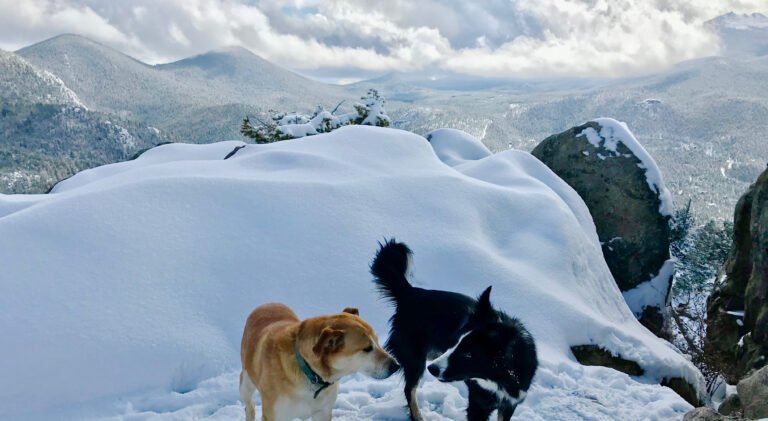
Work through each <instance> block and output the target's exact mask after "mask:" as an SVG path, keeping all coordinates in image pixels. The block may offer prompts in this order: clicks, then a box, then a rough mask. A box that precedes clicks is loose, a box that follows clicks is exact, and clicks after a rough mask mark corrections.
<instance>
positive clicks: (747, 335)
mask: <svg viewBox="0 0 768 421" xmlns="http://www.w3.org/2000/svg"><path fill="white" fill-rule="evenodd" d="M720 278H721V279H722V281H721V283H720V284H719V285H718V286H717V287H716V289H715V291H714V292H713V294H712V295H711V296H710V298H709V301H708V305H707V320H708V325H707V337H706V341H705V352H706V354H707V355H709V356H710V357H711V363H712V364H713V365H714V366H715V367H716V368H717V369H718V370H719V371H721V372H722V373H723V375H724V376H725V377H726V380H728V383H731V384H734V383H736V382H738V381H739V380H740V379H742V378H744V377H745V376H747V375H749V373H751V372H753V371H754V370H757V369H759V368H761V367H763V366H765V365H766V363H768V170H766V171H764V172H763V173H762V174H761V175H760V177H759V178H758V180H757V182H755V184H753V185H752V186H751V187H750V188H749V190H748V191H747V192H746V193H745V194H744V195H743V196H742V197H741V199H739V202H738V203H737V204H736V211H735V214H734V232H733V246H732V248H731V251H730V253H729V255H728V260H727V261H726V264H725V267H724V269H723V271H722V274H721V276H720Z"/></svg>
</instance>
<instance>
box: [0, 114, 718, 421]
mask: <svg viewBox="0 0 768 421" xmlns="http://www.w3.org/2000/svg"><path fill="white" fill-rule="evenodd" d="M451 133H452V132H440V133H439V134H438V136H437V138H438V139H442V140H438V142H436V143H433V144H432V145H430V143H429V142H427V141H426V140H425V139H424V138H423V137H421V136H417V135H414V134H411V133H408V132H404V131H400V130H395V129H383V128H376V127H365V126H349V127H344V128H341V129H338V130H335V131H333V132H331V133H328V134H321V135H317V136H314V137H312V138H310V139H296V140H290V141H284V142H279V143H274V144H267V145H247V146H246V147H245V148H244V149H242V150H240V151H239V152H238V153H237V154H235V155H234V156H233V157H231V158H230V159H227V160H223V157H224V156H225V155H226V154H227V153H229V152H230V151H231V150H232V149H234V148H235V147H236V146H242V142H223V143H216V144H209V145H182V144H169V145H164V146H160V147H157V148H154V149H152V150H150V151H148V152H146V153H144V154H143V155H141V156H140V157H139V158H137V159H136V160H134V161H130V162H125V163H120V164H113V165H108V166H104V167H100V168H95V169H93V170H89V171H85V172H82V173H79V174H77V175H75V176H73V177H72V178H70V179H68V180H66V181H64V182H62V183H60V184H59V185H58V186H56V188H55V189H54V191H55V194H49V195H38V196H8V195H0V239H2V241H0V267H2V268H3V271H2V273H0V287H1V288H2V294H0V308H2V309H3V311H2V312H0V336H2V337H3V338H4V341H3V346H2V347H0V373H3V375H2V379H3V380H4V381H2V382H0V418H2V419H42V418H54V419H82V418H107V419H126V420H138V419H190V418H198V419H218V420H231V419H241V418H242V416H243V413H242V406H240V404H239V403H238V398H237V387H236V382H237V380H236V376H237V370H238V367H239V341H240V336H241V334H242V326H243V323H244V321H245V317H246V316H247V314H248V313H249V312H250V310H252V309H253V308H254V307H255V306H257V305H259V304H262V303H266V302H283V303H286V304H288V305H289V306H291V307H292V308H293V309H294V310H295V311H296V312H297V313H298V314H299V316H300V317H309V316H314V315H318V314H327V313H332V312H338V311H340V310H341V309H343V308H344V307H347V306H355V307H357V308H359V309H360V312H361V315H362V317H364V318H365V319H366V320H367V321H369V322H370V323H371V324H372V326H374V327H375V329H376V330H377V331H378V332H379V334H380V336H382V341H383V339H384V338H383V336H384V335H385V332H386V330H387V319H388V318H389V316H390V315H391V309H390V308H389V306H388V305H387V304H386V303H385V302H383V301H381V300H379V298H378V295H377V294H376V292H375V290H374V288H373V284H372V282H371V277H370V274H369V273H368V263H369V261H370V259H371V257H372V255H373V253H374V251H375V249H376V242H377V241H378V240H381V239H382V238H384V237H389V236H396V237H397V238H398V240H401V241H405V242H406V243H407V244H408V245H409V246H411V247H412V248H413V250H414V251H415V267H414V282H415V283H416V284H418V285H421V286H426V287H433V288H441V289H449V290H454V291H458V292H462V293H465V294H471V295H476V294H478V293H479V292H480V291H481V290H482V289H483V288H485V287H486V286H488V285H493V286H494V290H493V294H492V296H491V299H492V301H493V303H494V304H495V305H497V306H498V307H499V308H501V309H504V310H506V311H507V312H509V313H510V314H512V315H514V316H517V317H519V318H520V319H521V320H522V321H523V323H525V324H526V326H527V327H528V328H529V330H530V331H531V333H532V334H533V336H534V338H535V339H536V342H537V347H538V350H539V357H540V360H541V368H540V370H539V372H538V374H537V376H536V378H535V381H534V385H533V387H532V389H531V390H530V392H529V395H528V399H527V400H526V401H525V402H524V403H523V404H522V405H521V406H520V408H519V410H518V411H519V412H518V414H517V415H516V419H526V420H552V419H558V420H577V419H578V420H581V419H592V420H609V419H640V418H642V419H649V420H672V419H680V418H681V417H682V414H683V413H684V412H686V411H687V410H689V409H690V408H691V407H690V405H688V404H687V403H685V401H683V400H682V399H681V398H680V397H678V396H677V395H676V394H675V393H674V392H672V391H671V390H670V389H668V388H665V387H661V386H659V385H658V382H659V380H660V379H661V378H663V377H683V378H686V379H687V380H688V381H690V382H691V383H693V384H694V385H696V386H698V387H701V386H702V378H701V375H700V374H699V373H698V371H696V369H695V368H694V367H693V366H692V365H691V364H690V362H689V361H687V360H686V359H685V358H684V357H683V356H682V355H680V354H678V353H677V352H676V351H674V350H673V348H672V347H671V345H670V344H668V343H667V342H664V341H662V340H661V339H658V338H656V337H655V336H653V335H652V334H651V333H650V332H648V331H647V330H646V329H645V328H643V327H642V326H641V325H640V324H639V323H638V322H637V320H636V319H635V317H634V316H633V314H632V312H631V311H630V309H629V308H628V307H627V305H626V304H625V302H624V300H623V298H622V295H621V293H620V292H619V290H618V288H617V287H616V284H615V282H614V280H613V279H612V278H611V275H610V272H609V270H608V268H607V266H606V264H605V261H604V260H603V257H602V253H601V250H600V245H599V243H598V237H597V234H596V232H595V227H594V223H593V222H592V220H591V217H590V214H589V211H588V209H587V208H586V206H585V205H584V203H583V201H582V200H581V198H579V196H578V195H577V194H576V192H575V191H573V189H571V188H570V187H569V186H568V185H567V184H566V183H564V182H563V181H562V180H560V179H559V178H558V177H557V176H556V175H555V174H554V173H553V172H552V171H551V170H549V169H548V168H547V167H546V166H544V165H543V164H542V163H541V162H539V161H538V160H537V159H535V158H534V157H532V156H531V155H530V154H528V153H525V152H521V151H516V150H507V151H504V152H500V153H497V154H493V155H487V154H485V153H482V151H481V150H479V149H477V145H478V143H479V141H477V139H474V138H472V137H471V136H469V135H466V134H463V133H459V132H453V134H454V135H455V138H453V139H451ZM433 138H434V137H433ZM473 154H476V155H473ZM441 157H442V158H443V159H444V160H445V162H444V161H442V160H441ZM579 344H598V345H600V346H602V347H604V348H605V349H607V350H609V351H610V352H613V353H615V354H620V355H621V356H622V357H624V358H627V359H631V360H634V361H636V362H638V364H640V365H641V366H642V367H643V368H644V369H645V370H646V375H644V376H642V377H633V378H630V377H628V376H626V375H625V374H623V373H619V372H616V371H613V370H610V369H607V368H601V367H583V366H581V365H579V364H578V363H577V362H576V361H575V359H574V357H573V356H572V354H571V353H570V346H572V345H579ZM8 380H10V381H8ZM341 390H342V393H341V395H340V399H339V400H338V402H337V404H336V406H335V409H334V414H335V416H336V419H341V420H354V419H390V420H391V419H400V420H403V419H405V411H404V409H403V405H404V398H403V395H402V383H401V379H400V377H399V376H396V377H393V378H390V379H387V380H385V381H374V380H371V379H367V378H364V377H360V376H355V377H351V378H349V379H347V380H346V381H344V382H342V384H341ZM700 390H703V387H701V389H700ZM418 399H419V401H420V403H421V406H422V408H424V410H425V413H426V414H427V419H428V420H442V419H463V411H464V408H465V406H466V391H464V390H463V388H462V386H461V385H456V384H442V383H438V382H437V381H435V380H434V379H433V378H431V377H429V376H428V375H427V377H426V379H425V381H424V385H423V387H422V388H421V389H420V391H419V395H418Z"/></svg>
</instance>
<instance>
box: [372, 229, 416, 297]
mask: <svg viewBox="0 0 768 421" xmlns="http://www.w3.org/2000/svg"><path fill="white" fill-rule="evenodd" d="M412 254H413V253H412V252H411V249H409V248H408V246H406V245H405V244H403V243H398V242H397V241H396V240H395V239H394V238H392V239H389V240H388V241H385V242H384V244H381V243H379V251H378V252H376V257H374V258H373V262H372V263H371V274H373V276H374V277H375V278H374V280H373V282H374V283H376V287H377V289H378V290H379V292H380V293H381V294H382V295H383V296H384V297H385V298H387V299H389V300H391V301H395V302H396V301H397V300H398V298H401V297H402V296H403V295H404V294H406V293H408V292H409V291H410V290H411V288H412V286H411V284H410V283H408V271H409V266H410V263H411V256H412Z"/></svg>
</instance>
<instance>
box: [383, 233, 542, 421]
mask: <svg viewBox="0 0 768 421" xmlns="http://www.w3.org/2000/svg"><path fill="white" fill-rule="evenodd" d="M379 245H380V248H379V251H378V253H377V254H376V257H375V258H374V260H373V263H372V264H371V273H372V274H373V276H375V279H374V282H375V283H376V285H377V287H378V289H379V291H380V292H381V294H382V295H383V296H384V297H385V298H387V299H388V300H390V301H391V302H392V303H394V305H395V313H394V314H393V315H392V318H391V319H390V331H389V339H387V343H386V344H385V348H386V349H387V351H389V352H390V353H391V354H392V355H393V356H394V357H395V358H396V359H397V361H398V362H399V363H400V365H401V366H402V370H403V375H404V378H405V399H406V401H407V402H408V409H409V411H410V415H411V419H412V420H416V421H420V420H422V417H421V412H420V411H419V407H418V405H417V403H416V387H417V386H418V384H419V380H420V379H421V377H422V375H423V374H424V366H425V365H426V362H427V360H428V359H433V358H435V357H438V356H440V355H441V354H443V355H442V356H440V358H438V359H437V360H435V362H434V363H433V364H431V365H430V366H429V371H430V373H432V374H433V375H434V376H435V377H437V379H438V380H440V381H444V382H451V381H459V380H462V381H464V382H465V383H466V384H467V387H468V388H469V406H468V408H467V420H468V421H476V420H483V421H485V420H487V419H488V416H490V414H491V413H492V412H493V411H494V410H496V409H498V410H499V420H508V419H509V418H511V417H512V414H513V413H514V411H515V407H516V406H517V405H518V404H519V403H520V402H522V401H523V399H525V396H526V392H527V390H528V388H529V387H530V385H531V381H532V379H533V375H534V373H535V372H536V368H537V366H538V361H537V359H536V346H535V344H534V342H533V338H532V337H531V335H530V333H528V331H527V330H526V329H525V328H524V327H523V325H522V323H520V322H519V321H518V320H517V319H514V318H511V317H509V316H507V315H506V314H504V313H502V312H500V311H497V310H494V309H493V307H492V306H491V303H490V295H491V287H488V288H487V289H486V290H485V291H483V293H482V294H481V295H480V297H479V298H478V299H477V300H475V299H472V298H470V297H467V296H466V295H463V294H458V293H455V292H448V291H438V290H428V289H423V288H417V287H414V286H412V285H411V284H410V283H409V282H408V279H407V274H408V272H409V266H410V261H411V255H412V253H411V250H410V249H409V248H408V246H406V245H405V244H403V243H398V242H396V241H395V240H394V239H391V240H389V241H387V242H386V243H385V244H379ZM449 348H451V349H450V350H449ZM446 350H447V352H446Z"/></svg>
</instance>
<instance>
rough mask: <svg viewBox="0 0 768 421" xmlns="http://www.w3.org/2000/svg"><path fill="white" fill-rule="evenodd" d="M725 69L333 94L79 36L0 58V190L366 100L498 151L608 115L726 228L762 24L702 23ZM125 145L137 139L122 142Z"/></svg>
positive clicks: (389, 83)
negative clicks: (245, 123) (251, 120)
mask: <svg viewBox="0 0 768 421" xmlns="http://www.w3.org/2000/svg"><path fill="white" fill-rule="evenodd" d="M707 25H709V26H710V27H711V28H712V30H713V31H717V32H718V33H719V34H720V36H721V40H722V51H723V54H722V56H721V57H710V58H704V59H699V60H694V61H690V62H684V63H680V64H678V65H676V66H674V67H673V68H671V69H670V70H668V71H666V72H663V73H661V74H657V75H651V76H645V77H639V78H628V79H621V80H508V79H485V78H477V77H470V76H464V75H458V74H452V73H448V72H441V71H424V72H411V73H392V74H389V75H386V76H383V77H380V78H377V79H374V80H370V81H366V82H360V83H357V84H353V85H348V86H334V85H327V84H323V83H320V82H316V81H312V80H309V79H306V78H304V77H302V76H299V75H297V74H295V73H293V72H291V71H289V70H287V69H284V68H282V67H279V66H276V65H274V64H271V63H269V62H268V61H266V60H264V59H262V58H260V57H258V56H257V55H255V54H253V53H251V52H250V51H248V50H246V49H243V48H237V47H233V48H224V49H220V50H215V51H211V52H208V53H205V54H201V55H198V56H194V57H190V58H187V59H184V60H180V61H177V62H174V63H168V64H163V65H157V66H150V65H147V64H145V63H142V62H140V61H138V60H135V59H133V58H131V57H129V56H127V55H125V54H122V53H120V52H118V51H116V50H113V49H111V48H109V47H106V46H104V45H101V44H99V43H97V42H94V41H91V40H89V39H87V38H84V37H81V36H77V35H61V36H58V37H55V38H52V39H49V40H47V41H43V42H41V43H38V44H35V45H32V46H29V47H26V48H23V49H21V50H19V51H17V52H15V53H8V52H3V53H2V54H0V70H3V71H2V72H1V73H0V192H36V191H37V192H39V191H45V190H46V189H47V187H48V186H50V184H52V183H53V182H55V181H56V180H58V179H59V178H61V177H64V176H67V175H70V174H71V173H72V172H74V171H77V170H80V169H84V168H87V167H89V166H93V165H99V164H104V163H108V162H114V161H116V160H121V159H126V158H129V157H131V156H132V155H134V154H135V153H136V152H138V151H140V150H142V149H144V148H146V147H149V146H152V145H154V144H156V143H160V142H166V141H183V142H194V143H207V142H214V141H218V140H224V139H242V137H241V136H240V134H239V125H240V122H241V119H242V117H243V116H244V115H246V114H248V115H253V114H255V113H260V112H265V111H267V110H269V109H275V110H280V111H293V110H303V111H308V110H311V109H312V108H314V106H316V105H318V104H322V105H325V106H326V107H329V108H330V107H333V106H335V105H336V104H337V103H338V102H340V101H341V100H347V101H348V102H345V104H344V105H343V106H342V108H345V107H351V105H352V103H353V102H354V100H355V99H356V98H358V97H359V96H360V95H362V94H363V93H365V91H366V90H367V89H368V88H371V87H373V88H377V89H379V91H380V92H382V93H383V94H384V95H385V96H387V98H388V103H387V110H388V113H389V115H390V116H391V117H393V121H394V125H395V126H396V127H400V128H403V129H406V130H411V131H414V132H416V133H425V132H427V131H429V130H432V129H435V128H438V127H453V128H458V129H461V130H465V131H467V132H469V133H471V134H473V135H475V136H478V137H479V138H481V139H483V141H484V142H485V143H486V144H487V145H488V146H489V147H491V148H492V149H494V150H503V149H506V148H509V147H514V148H519V149H524V150H531V149H532V148H533V147H534V146H535V145H536V144H537V143H538V142H539V141H540V140H542V139H543V138H545V137H546V136H548V135H550V134H553V133H557V132H560V131H562V130H565V129H567V128H569V127H571V126H574V125H578V124H581V123H583V122H584V121H587V120H590V119H592V118H595V117H600V116H611V117H614V118H617V119H619V120H622V121H625V122H627V123H628V124H629V126H630V128H631V129H632V130H633V132H634V133H635V135H636V136H637V137H638V139H639V140H640V141H641V142H642V143H643V144H644V145H645V146H646V148H647V149H648V150H649V152H650V153H651V154H652V155H653V156H654V158H655V159H656V161H657V162H658V163H659V165H660V166H661V168H662V171H663V172H664V174H665V176H666V178H667V183H668V185H669V186H670V189H671V190H672V191H673V193H674V195H675V199H676V201H677V203H678V204H684V202H685V201H687V199H688V198H690V199H692V200H693V203H694V208H695V210H696V212H697V213H698V214H700V215H702V216H703V217H706V218H710V217H716V218H728V217H730V213H731V210H732V208H733V204H734V203H735V201H736V199H737V198H738V196H739V194H740V193H741V192H742V191H743V190H745V189H746V187H747V186H748V184H749V183H750V182H751V181H753V180H754V178H755V177H756V176H757V174H758V173H759V172H760V170H762V169H763V168H764V167H765V164H766V161H768V142H765V141H764V139H765V132H766V127H765V122H766V121H768V99H767V98H768V82H766V81H767V80H768V54H766V52H768V47H766V46H768V18H766V17H765V16H763V15H749V16H739V15H733V14H728V15H724V16H721V17H718V18H716V19H713V20H712V21H710V22H708V23H707ZM126 139H128V140H126Z"/></svg>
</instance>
